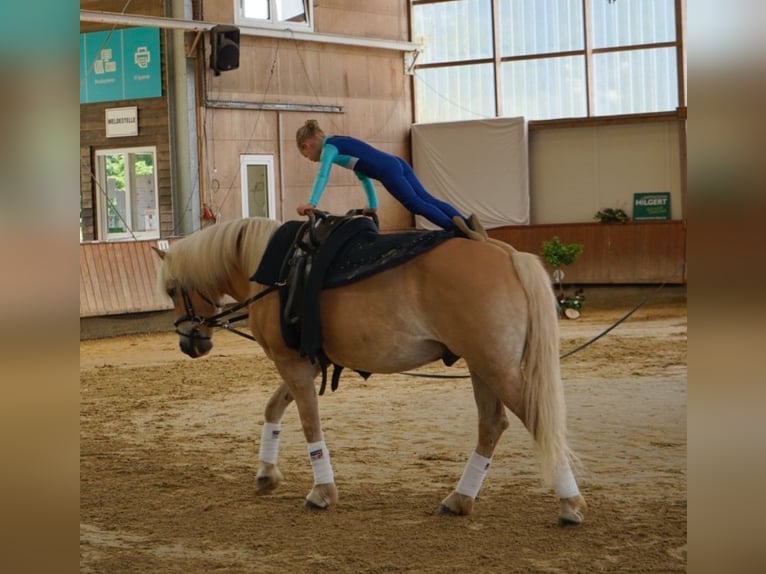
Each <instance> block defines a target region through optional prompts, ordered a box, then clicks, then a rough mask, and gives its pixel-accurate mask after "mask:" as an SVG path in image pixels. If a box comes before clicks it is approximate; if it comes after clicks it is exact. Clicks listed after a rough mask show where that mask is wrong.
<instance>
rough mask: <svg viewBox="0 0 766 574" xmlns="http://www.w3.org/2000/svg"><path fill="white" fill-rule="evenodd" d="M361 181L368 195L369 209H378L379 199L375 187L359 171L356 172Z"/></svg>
mask: <svg viewBox="0 0 766 574" xmlns="http://www.w3.org/2000/svg"><path fill="white" fill-rule="evenodd" d="M354 173H355V174H356V177H357V178H358V179H359V181H361V182H362V188H363V189H364V193H365V194H366V195H367V207H369V208H370V209H377V208H378V197H377V196H376V195H375V186H373V185H372V180H371V179H370V178H369V177H367V176H366V175H364V174H363V173H359V172H358V171H355V172H354Z"/></svg>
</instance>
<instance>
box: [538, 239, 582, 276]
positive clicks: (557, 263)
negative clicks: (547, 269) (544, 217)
mask: <svg viewBox="0 0 766 574" xmlns="http://www.w3.org/2000/svg"><path fill="white" fill-rule="evenodd" d="M583 249H584V248H583V246H582V244H580V243H562V242H561V240H560V239H559V238H558V236H557V235H554V236H553V238H552V239H549V240H548V241H543V260H544V261H545V262H546V263H547V264H548V265H550V266H551V267H553V268H554V269H561V268H562V267H564V266H566V265H572V264H573V263H574V262H575V261H577V258H578V257H579V256H580V255H581V254H582V252H583Z"/></svg>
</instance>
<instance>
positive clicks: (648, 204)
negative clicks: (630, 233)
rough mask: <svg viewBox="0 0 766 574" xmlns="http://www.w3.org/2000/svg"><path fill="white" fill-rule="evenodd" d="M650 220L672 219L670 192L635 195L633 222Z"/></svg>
mask: <svg viewBox="0 0 766 574" xmlns="http://www.w3.org/2000/svg"><path fill="white" fill-rule="evenodd" d="M650 219H670V193H669V192H667V191H659V192H656V193H634V194H633V221H646V220H650Z"/></svg>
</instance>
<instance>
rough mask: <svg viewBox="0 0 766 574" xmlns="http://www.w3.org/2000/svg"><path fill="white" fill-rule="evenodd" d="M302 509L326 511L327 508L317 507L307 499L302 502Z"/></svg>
mask: <svg viewBox="0 0 766 574" xmlns="http://www.w3.org/2000/svg"><path fill="white" fill-rule="evenodd" d="M303 508H308V509H309V510H327V508H328V506H319V505H318V504H317V503H316V502H312V501H311V500H309V499H308V498H307V499H306V500H305V501H304V502H303Z"/></svg>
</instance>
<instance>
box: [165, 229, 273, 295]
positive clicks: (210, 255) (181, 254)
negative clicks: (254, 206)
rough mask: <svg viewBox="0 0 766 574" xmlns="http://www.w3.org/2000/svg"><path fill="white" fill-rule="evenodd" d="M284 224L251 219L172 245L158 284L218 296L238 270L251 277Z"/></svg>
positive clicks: (196, 234) (205, 231) (185, 238)
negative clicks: (223, 286) (268, 245)
mask: <svg viewBox="0 0 766 574" xmlns="http://www.w3.org/2000/svg"><path fill="white" fill-rule="evenodd" d="M279 225H280V223H279V222H278V221H274V220H273V219H267V218H263V217H250V218H246V219H238V220H234V221H226V222H224V223H217V224H215V225H211V226H210V227H205V228H203V229H200V230H199V231H196V232H194V233H192V234H191V235H188V236H186V237H184V238H183V239H180V240H179V241H176V242H174V243H172V244H171V246H170V249H168V251H167V253H166V254H165V257H164V259H163V265H162V266H161V267H160V271H159V276H158V282H159V285H160V288H161V289H162V290H163V291H164V290H165V289H166V288H167V286H168V285H170V284H171V283H174V284H176V285H177V286H178V287H182V288H184V289H186V290H188V291H198V292H200V293H202V294H204V295H206V296H208V297H211V298H213V297H217V296H218V295H219V294H220V293H221V286H222V285H223V284H224V283H225V282H226V281H227V280H228V278H229V277H231V275H232V273H233V272H234V271H236V270H237V269H240V270H241V271H242V272H244V273H247V274H248V276H250V275H252V274H253V273H255V270H256V268H257V266H258V263H259V262H260V260H261V258H262V257H263V252H264V250H265V249H266V245H267V244H268V241H269V239H270V238H271V235H272V234H273V233H274V231H275V230H276V228H277V227H279Z"/></svg>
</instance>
